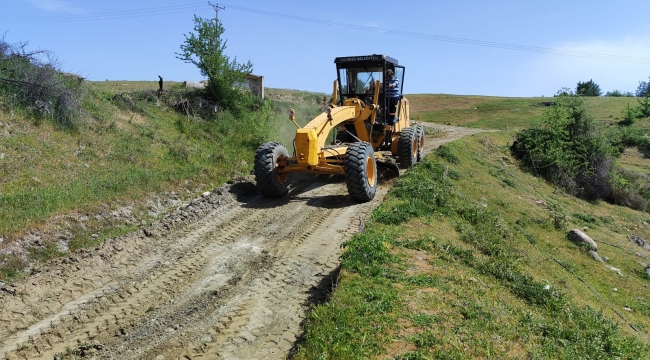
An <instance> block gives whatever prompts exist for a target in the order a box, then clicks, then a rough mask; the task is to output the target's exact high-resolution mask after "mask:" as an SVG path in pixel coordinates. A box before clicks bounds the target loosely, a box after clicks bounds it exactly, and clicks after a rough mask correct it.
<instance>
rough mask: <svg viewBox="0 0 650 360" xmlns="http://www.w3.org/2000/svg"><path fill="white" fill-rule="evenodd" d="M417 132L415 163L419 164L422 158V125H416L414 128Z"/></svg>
mask: <svg viewBox="0 0 650 360" xmlns="http://www.w3.org/2000/svg"><path fill="white" fill-rule="evenodd" d="M415 128H416V129H417V130H416V132H417V138H418V156H417V161H418V162H420V161H422V158H423V157H424V138H425V134H424V126H423V125H417V126H416V127H415Z"/></svg>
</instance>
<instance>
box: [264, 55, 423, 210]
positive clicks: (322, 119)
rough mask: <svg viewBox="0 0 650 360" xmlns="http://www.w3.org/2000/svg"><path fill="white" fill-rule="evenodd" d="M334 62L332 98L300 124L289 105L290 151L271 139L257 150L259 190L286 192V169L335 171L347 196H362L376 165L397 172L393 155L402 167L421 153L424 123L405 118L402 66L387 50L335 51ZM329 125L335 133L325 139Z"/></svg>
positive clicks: (372, 183)
mask: <svg viewBox="0 0 650 360" xmlns="http://www.w3.org/2000/svg"><path fill="white" fill-rule="evenodd" d="M334 63H335V64H336V70H337V80H336V81H334V92H333V96H332V103H331V104H330V105H328V106H327V107H326V108H325V110H324V111H323V113H321V114H320V115H318V116H317V117H316V118H314V119H313V120H311V121H310V122H309V123H308V124H307V125H305V126H303V127H301V126H299V125H298V123H297V122H296V121H295V119H294V117H295V113H294V111H293V110H290V111H289V119H290V120H291V121H292V122H293V123H294V125H295V126H296V127H297V130H296V136H295V139H294V142H293V152H292V153H289V151H288V150H287V148H286V147H285V146H284V145H283V144H281V143H278V142H269V143H265V144H263V145H262V146H260V147H259V148H258V149H257V151H256V153H255V165H254V172H255V179H256V181H257V186H258V188H259V190H260V192H261V193H262V194H263V195H264V196H267V197H271V198H279V197H283V196H286V195H287V193H288V191H289V184H290V183H291V175H292V173H312V174H339V175H344V176H345V182H346V184H347V188H348V192H349V193H350V196H351V197H352V198H353V199H354V200H356V201H359V202H366V201H370V200H372V199H373V198H374V196H375V192H376V190H377V182H378V177H379V171H378V166H380V167H385V168H388V169H392V170H393V171H396V172H397V174H399V170H398V169H397V166H396V165H395V163H394V160H395V159H396V160H397V161H398V162H399V164H400V165H401V166H402V168H408V167H410V166H411V165H413V164H415V163H416V162H418V161H419V160H420V159H421V157H422V149H423V147H424V138H425V136H424V129H423V127H422V125H412V124H411V121H410V118H409V102H408V100H407V99H406V98H405V97H403V96H402V86H403V84H404V73H405V68H404V66H401V65H399V63H398V61H397V60H396V59H394V58H391V57H389V56H386V55H367V56H350V57H338V58H336V59H335V60H334ZM390 73H392V74H393V76H394V77H395V78H396V79H397V82H395V79H392V78H391V77H390ZM387 74H389V75H388V78H387ZM389 84H390V85H389ZM391 85H392V86H391ZM395 85H397V90H395ZM333 131H334V132H335V133H334V135H335V136H333V138H334V139H335V140H334V141H332V142H329V143H328V140H327V139H328V138H330V137H329V135H330V133H331V132H333Z"/></svg>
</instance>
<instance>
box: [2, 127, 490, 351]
mask: <svg viewBox="0 0 650 360" xmlns="http://www.w3.org/2000/svg"><path fill="white" fill-rule="evenodd" d="M425 125H427V126H435V127H439V128H441V129H442V130H445V131H447V132H448V133H447V137H444V138H437V139H427V140H428V141H427V144H426V150H427V151H431V150H432V149H433V148H435V147H437V146H439V145H440V144H442V143H444V142H448V141H451V140H455V139H458V138H461V137H463V136H467V135H471V134H473V133H476V132H479V131H480V130H476V129H464V128H455V127H449V126H439V125H434V124H425ZM250 180H251V179H244V180H241V181H239V182H236V183H234V184H232V185H228V186H224V187H222V188H220V189H217V190H215V191H214V192H212V193H210V194H204V196H203V197H202V198H200V199H196V200H194V201H192V202H190V203H189V204H186V205H184V206H183V207H181V208H179V209H178V210H177V211H175V212H173V213H171V214H169V215H167V216H166V217H165V218H163V219H162V220H160V221H159V222H156V223H154V224H152V225H151V226H147V227H145V228H143V229H141V230H139V231H138V232H135V233H133V234H130V235H127V236H123V237H120V238H117V239H110V240H107V241H105V242H104V243H103V244H102V245H101V246H99V247H97V248H95V249H90V250H86V251H81V252H76V253H74V254H72V255H70V256H69V257H67V258H65V259H61V260H57V261H56V262H53V263H52V264H48V265H47V266H45V267H43V268H40V269H35V271H34V274H33V275H30V276H29V277H28V278H26V279H24V280H22V281H20V282H18V283H16V284H13V285H12V286H4V287H2V289H1V290H0V304H2V307H1V309H0V357H4V358H7V359H53V358H60V359H68V358H97V359H133V358H139V359H157V360H160V359H177V358H188V359H194V358H204V359H219V358H223V359H282V358H284V357H285V356H287V354H288V353H289V352H290V351H291V349H292V348H293V347H294V346H295V345H296V342H297V340H298V338H299V337H300V336H301V333H302V329H301V322H302V321H303V320H304V319H305V317H306V313H307V311H308V309H309V307H310V306H311V305H312V304H318V303H320V302H322V301H323V300H324V299H325V297H326V294H327V292H328V291H329V289H331V286H332V283H333V282H334V281H335V279H336V274H337V267H338V264H339V255H340V254H341V248H340V245H341V243H342V242H343V241H344V240H345V239H348V238H349V237H350V236H352V235H353V234H354V233H355V232H357V231H358V229H359V222H360V219H365V218H367V216H368V214H369V213H370V212H371V211H372V210H373V209H374V208H375V207H376V206H377V205H378V204H379V203H380V202H381V200H382V198H383V197H384V195H385V194H386V193H387V191H388V189H389V184H380V186H379V189H378V193H377V196H376V197H375V199H374V200H373V201H371V202H369V203H365V204H357V203H355V202H353V201H352V200H350V198H349V196H348V195H347V191H346V187H345V184H344V182H343V181H342V179H341V178H330V177H326V176H300V177H298V178H297V179H296V181H294V185H293V188H292V190H291V191H290V193H289V196H288V197H286V198H284V199H278V200H269V199H266V198H263V197H262V196H261V195H259V194H257V192H256V191H255V188H254V185H253V183H252V182H251V181H250Z"/></svg>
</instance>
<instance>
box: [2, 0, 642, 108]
mask: <svg viewBox="0 0 650 360" xmlns="http://www.w3.org/2000/svg"><path fill="white" fill-rule="evenodd" d="M213 3H216V1H214V2H213ZM219 4H220V5H221V6H223V7H225V10H221V11H220V12H219V19H220V20H221V21H222V23H223V25H224V27H225V28H226V33H225V37H226V38H227V39H228V43H227V46H228V48H227V50H226V52H227V53H228V55H230V56H231V57H235V56H236V57H237V60H239V61H247V60H250V61H251V62H252V63H253V65H254V73H255V74H258V75H263V76H264V77H265V85H266V86H267V87H275V88H287V89H299V90H309V91H320V92H331V88H332V81H333V80H334V79H335V76H336V72H335V69H334V64H333V60H334V58H335V57H337V56H351V55H366V54H373V53H379V54H382V53H384V54H388V55H390V56H392V57H394V58H396V59H398V60H399V62H400V64H402V65H404V66H406V79H405V81H404V91H405V93H411V94H412V93H445V94H462V95H490V96H542V95H544V96H551V95H553V94H554V93H556V92H557V91H558V90H560V89H561V88H563V87H569V88H572V89H574V88H575V86H576V83H577V82H578V81H588V80H590V79H593V80H594V81H595V82H596V83H598V84H599V85H600V87H601V89H602V90H603V91H609V90H615V89H617V90H621V91H632V92H634V90H635V89H636V87H637V86H638V82H639V81H647V80H648V77H649V76H650V27H648V22H647V19H648V14H650V1H648V0H629V1H626V0H621V1H616V2H615V1H611V0H609V1H601V0H592V1H586V0H584V1H583V0H562V1H559V0H558V1H556V0H547V1H543V2H537V1H524V0H520V1H505V0H504V1H499V0H493V1H469V0H456V1H434V0H429V1H424V0H422V1H421V0H416V1H408V0H403V1H395V0H392V1H383V0H373V1H338V0H331V1H318V2H316V1H309V2H308V1H297V0H286V1H261V0H227V2H225V3H222V2H219ZM193 14H196V15H198V16H201V17H214V16H215V12H214V10H213V8H212V7H211V6H209V5H208V3H207V1H205V2H204V1H198V2H197V1H191V0H187V1H180V0H157V1H153V0H133V1H123V0H113V1H92V2H91V1H81V0H0V34H2V33H5V32H6V34H5V40H6V41H8V42H12V43H13V42H18V41H29V48H30V49H38V48H41V49H47V50H51V51H53V52H54V53H55V54H56V56H57V57H58V59H59V60H60V61H61V62H62V63H63V68H64V69H65V70H66V71H70V72H75V73H78V74H80V75H82V76H84V77H87V78H88V79H89V80H96V81H102V80H105V79H109V80H152V81H156V80H157V75H161V76H163V77H164V78H165V80H176V81H183V80H194V81H198V80H201V79H202V77H201V75H200V73H199V71H198V70H197V69H196V68H195V67H194V66H193V65H191V64H185V63H183V62H182V61H181V60H178V59H177V58H176V57H175V52H178V51H179V46H180V44H182V42H183V40H184V36H183V35H184V34H186V33H189V32H190V31H192V28H193V22H192V15H193ZM297 18H299V19H300V20H297ZM441 38H444V39H446V40H447V41H441V40H440V39H441ZM472 44H473V45H472ZM515 47H516V48H520V47H523V48H525V49H527V50H528V51H520V50H513V48H515ZM530 50H535V51H530ZM557 53H565V54H569V56H566V55H557ZM585 53H587V54H585ZM608 57H614V58H615V59H616V61H612V60H606V59H605V58H608ZM623 57H627V58H623ZM625 59H627V60H628V61H623V60H625ZM630 60H631V61H630Z"/></svg>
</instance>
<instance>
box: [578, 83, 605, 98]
mask: <svg viewBox="0 0 650 360" xmlns="http://www.w3.org/2000/svg"><path fill="white" fill-rule="evenodd" d="M602 93H603V92H602V91H600V86H598V84H596V83H595V82H594V81H593V80H589V81H587V82H581V81H578V86H576V95H581V96H600V95H601V94H602Z"/></svg>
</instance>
